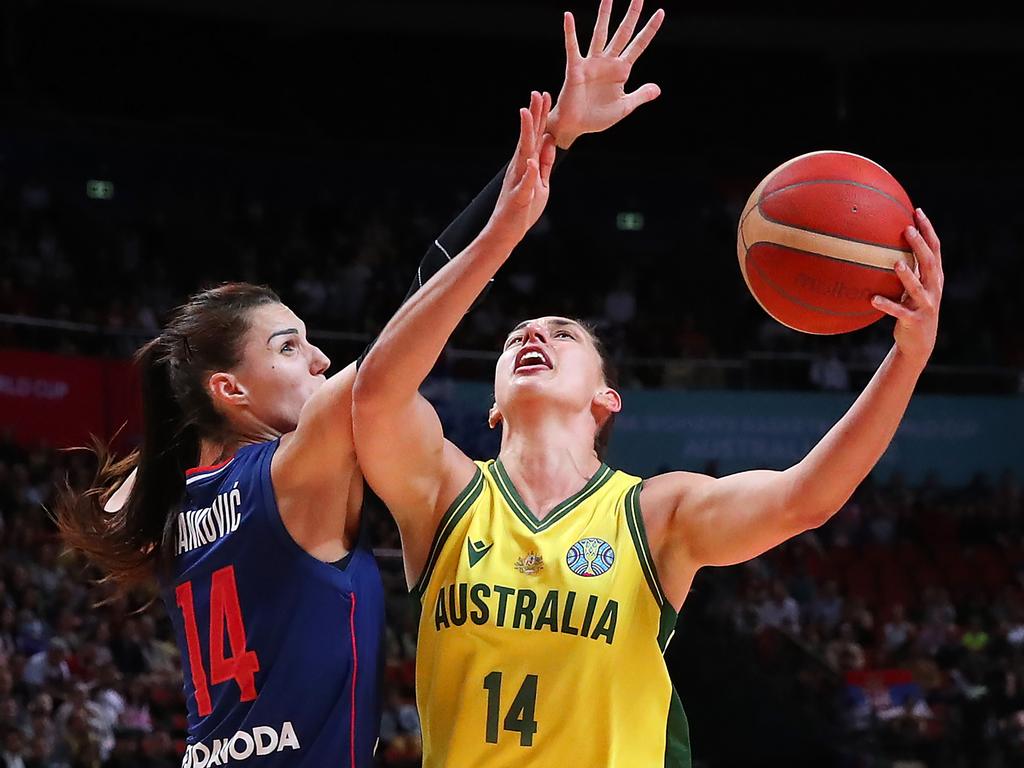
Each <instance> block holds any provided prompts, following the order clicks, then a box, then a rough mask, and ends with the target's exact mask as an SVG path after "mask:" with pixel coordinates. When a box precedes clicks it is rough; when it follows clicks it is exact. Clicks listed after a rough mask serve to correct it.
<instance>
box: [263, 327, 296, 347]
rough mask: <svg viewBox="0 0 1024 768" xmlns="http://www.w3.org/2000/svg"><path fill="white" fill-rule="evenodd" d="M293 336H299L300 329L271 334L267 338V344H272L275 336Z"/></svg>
mask: <svg viewBox="0 0 1024 768" xmlns="http://www.w3.org/2000/svg"><path fill="white" fill-rule="evenodd" d="M292 334H295V335H296V336H297V335H298V334H299V329H298V328H285V329H284V330H281V331H274V332H273V333H272V334H270V335H269V336H268V337H267V344H269V343H270V342H271V340H272V339H273V338H274V337H275V336H291V335H292Z"/></svg>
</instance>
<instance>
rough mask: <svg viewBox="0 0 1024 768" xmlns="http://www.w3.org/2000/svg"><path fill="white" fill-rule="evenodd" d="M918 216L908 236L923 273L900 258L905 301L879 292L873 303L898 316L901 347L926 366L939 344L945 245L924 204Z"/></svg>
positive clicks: (898, 345)
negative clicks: (937, 233)
mask: <svg viewBox="0 0 1024 768" xmlns="http://www.w3.org/2000/svg"><path fill="white" fill-rule="evenodd" d="M914 219H915V220H916V221H917V227H907V230H906V233H905V236H906V238H907V242H909V243H910V247H911V248H913V249H914V255H915V256H916V257H917V264H918V271H919V272H920V275H917V274H915V273H914V270H912V269H911V268H910V267H908V266H907V265H906V264H904V263H903V262H897V264H896V274H897V275H898V276H899V278H900V281H901V282H902V283H903V287H904V289H905V293H904V294H903V299H902V301H900V302H899V303H897V302H895V301H891V300H889V299H887V298H885V297H884V296H875V297H874V298H873V299H872V303H873V304H874V305H875V307H876V308H877V309H880V310H882V311H883V312H885V313H886V314H887V315H892V316H893V317H895V318H896V329H895V331H894V336H895V338H896V347H897V348H898V349H899V351H900V352H902V353H903V354H904V355H906V356H907V357H908V358H910V359H911V360H914V361H915V362H918V363H920V365H921V366H922V367H924V365H925V363H927V362H928V358H929V357H930V356H931V353H932V350H933V349H934V348H935V336H936V333H937V331H938V326H939V304H940V303H941V302H942V285H943V283H944V282H945V276H944V275H943V273H942V246H941V243H939V237H938V235H936V234H935V228H934V227H933V226H932V223H931V222H930V221H929V220H928V217H927V216H925V215H924V211H922V210H921V209H920V208H918V209H917V211H916V212H915V213H914Z"/></svg>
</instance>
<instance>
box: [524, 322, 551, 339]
mask: <svg viewBox="0 0 1024 768" xmlns="http://www.w3.org/2000/svg"><path fill="white" fill-rule="evenodd" d="M523 335H524V336H525V337H526V341H528V342H529V341H536V342H540V343H541V344H546V343H547V340H548V339H547V332H546V331H545V330H544V326H543V325H541V324H540V323H538V322H537V321H535V320H534V321H531V322H530V323H529V324H528V325H527V326H526V327H525V328H524V329H523Z"/></svg>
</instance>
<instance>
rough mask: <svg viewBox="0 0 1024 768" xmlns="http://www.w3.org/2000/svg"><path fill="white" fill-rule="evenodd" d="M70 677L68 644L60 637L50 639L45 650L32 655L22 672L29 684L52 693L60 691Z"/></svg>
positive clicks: (31, 686) (26, 682)
mask: <svg viewBox="0 0 1024 768" xmlns="http://www.w3.org/2000/svg"><path fill="white" fill-rule="evenodd" d="M70 679H71V670H70V669H69V668H68V644H67V643H66V642H65V641H64V640H63V639H62V638H59V637H55V638H53V639H52V640H50V642H49V644H48V645H47V648H46V650H45V651H39V652H38V653H36V654H34V655H33V656H31V657H30V658H29V660H28V663H26V664H25V671H24V673H23V674H22V680H23V681H24V682H25V684H26V685H27V686H29V687H30V688H33V689H38V690H42V691H47V692H50V693H57V692H59V691H60V690H61V689H62V688H63V686H64V684H65V683H67V681H68V680H70Z"/></svg>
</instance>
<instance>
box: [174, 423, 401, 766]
mask: <svg viewBox="0 0 1024 768" xmlns="http://www.w3.org/2000/svg"><path fill="white" fill-rule="evenodd" d="M277 446H278V441H277V440H274V441H272V442H267V443H260V444H258V445H250V446H246V447H244V448H242V449H240V450H239V451H238V453H237V454H236V455H235V456H234V457H233V458H232V459H230V460H228V461H226V462H224V463H223V464H219V465H217V466H213V467H200V468H197V469H194V470H190V471H189V472H188V473H187V478H186V492H185V500H184V503H183V505H182V510H181V513H180V514H179V515H178V516H177V518H176V519H175V520H174V521H173V525H174V531H173V536H174V553H175V554H174V560H173V565H172V569H171V578H172V580H171V583H169V584H164V585H163V599H164V602H165V603H166V605H167V610H168V613H169V614H170V616H171V618H172V621H173V623H174V630H175V634H176V636H177V641H178V647H179V648H180V649H181V651H182V666H183V672H184V678H185V696H186V701H187V705H188V731H189V736H188V746H187V750H186V754H185V758H184V761H183V763H182V765H183V766H185V767H187V768H206V767H207V766H219V765H232V766H233V765H238V766H243V767H244V768H249V767H251V768H269V766H286V765H287V766H295V767H296V768H298V767H300V766H301V767H302V768H305V767H306V766H309V767H310V768H312V767H313V766H316V768H324V767H325V766H344V767H345V768H349V767H350V766H351V767H352V768H356V767H357V766H369V765H371V764H372V754H373V748H374V745H375V742H376V739H377V734H378V729H379V726H380V693H379V685H380V680H381V675H380V672H381V663H382V656H381V653H382V638H383V632H384V591H383V586H382V583H381V578H380V572H379V570H378V568H377V563H376V561H375V559H374V557H373V554H372V553H371V552H370V551H369V550H368V549H367V548H365V547H363V546H359V547H357V548H355V549H354V550H353V551H352V552H351V553H350V554H349V555H348V556H347V557H346V558H345V559H344V560H343V561H340V562H338V563H325V562H321V561H320V560H317V559H316V558H314V557H312V556H311V555H310V554H308V553H307V552H306V551H305V550H303V549H302V548H301V547H300V546H299V545H298V544H296V543H295V541H294V540H293V539H292V538H291V536H290V535H289V534H288V531H287V529H286V528H285V526H284V523H283V522H282V520H281V516H280V514H279V512H278V509H277V503H276V500H275V496H274V490H273V486H272V483H271V477H270V462H271V459H272V458H273V456H274V451H275V450H276V449H277Z"/></svg>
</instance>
